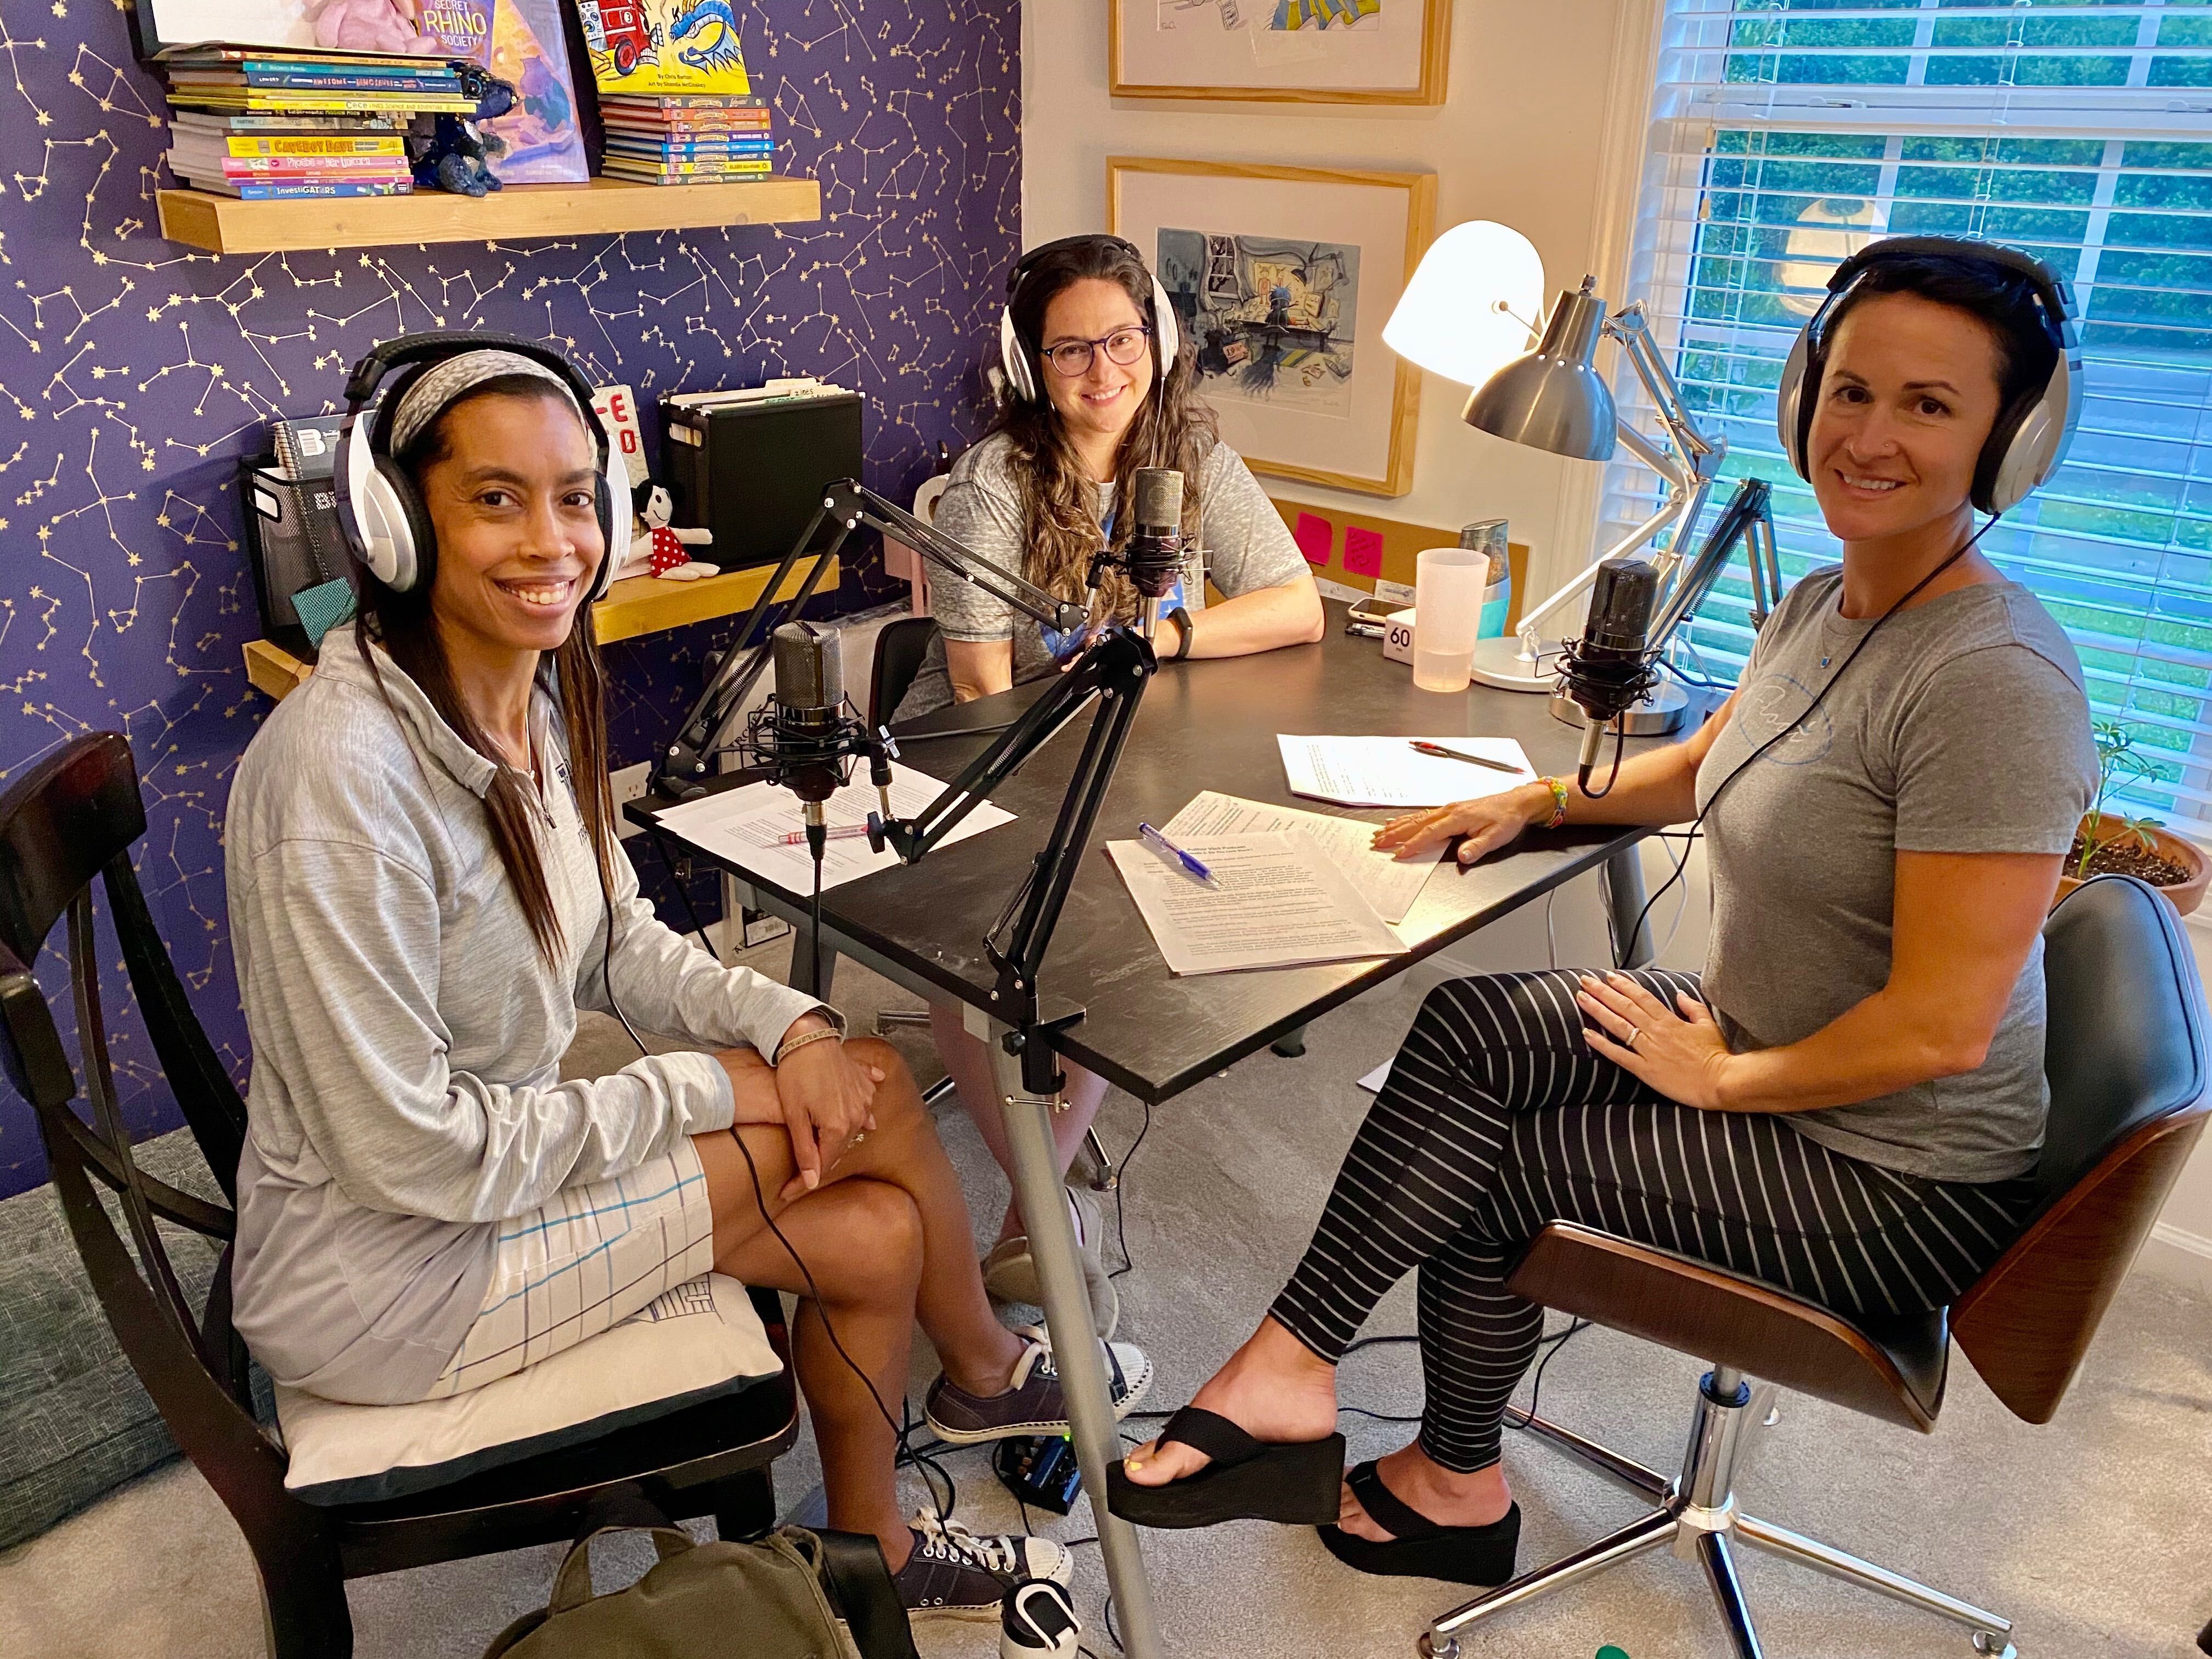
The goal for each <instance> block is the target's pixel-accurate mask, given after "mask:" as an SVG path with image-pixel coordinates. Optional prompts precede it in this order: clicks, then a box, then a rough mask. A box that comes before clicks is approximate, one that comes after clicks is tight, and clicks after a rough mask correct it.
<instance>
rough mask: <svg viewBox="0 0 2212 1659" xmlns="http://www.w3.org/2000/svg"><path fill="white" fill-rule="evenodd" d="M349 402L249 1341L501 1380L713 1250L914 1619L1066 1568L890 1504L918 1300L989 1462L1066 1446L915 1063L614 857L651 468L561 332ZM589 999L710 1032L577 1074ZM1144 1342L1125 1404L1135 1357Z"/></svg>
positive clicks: (453, 1383)
mask: <svg viewBox="0 0 2212 1659" xmlns="http://www.w3.org/2000/svg"><path fill="white" fill-rule="evenodd" d="M386 380H390V385H389V386H388V387H386V389H385V392H384V396H383V398H382V400H381V401H380V402H379V403H377V404H375V405H374V408H373V409H371V408H369V407H368V403H369V399H370V398H371V396H372V395H373V394H374V392H376V391H377V390H378V389H379V387H380V385H382V383H384V382H385V381H386ZM348 396H349V401H350V404H351V409H352V411H353V419H352V420H351V422H349V425H348V427H347V428H346V431H345V434H344V436H343V440H342V441H341V446H340V453H339V456H338V480H337V482H338V489H339V494H340V499H341V515H342V518H343V523H344V526H345V528H346V532H347V535H348V538H349V541H350V542H351V544H352V545H353V547H354V550H355V551H356V555H357V556H359V557H360V559H361V561H362V564H363V566H364V567H365V569H364V574H362V578H361V581H360V590H361V592H360V607H359V608H360V615H359V619H358V621H357V623H356V627H355V628H354V629H353V630H351V632H350V633H349V634H348V633H343V632H334V633H332V634H331V635H329V636H328V637H327V638H326V639H325V641H324V643H323V649H322V653H321V659H320V661H319V663H318V665H317V666H316V670H315V672H314V675H313V678H310V679H309V680H308V681H307V684H305V685H304V686H302V687H301V689H300V690H298V691H296V692H295V693H294V694H293V695H292V696H290V697H289V698H287V699H286V700H285V702H283V705H282V706H281V707H280V708H278V709H277V710H276V713H275V714H272V715H271V716H270V719H269V720H268V722H267V724H265V725H264V726H263V727H262V729H261V731H260V732H259V733H258V734H257V735H256V737H255V738H254V739H253V741H252V744H249V745H248V747H247V749H246V755H245V757H244V759H243V760H242V761H241V762H240V766H239V770H238V777H237V781H236V782H235V784H234V786H233V788H232V791H231V797H230V803H229V808H228V818H227V823H226V839H227V843H228V854H229V856H228V886H229V899H230V914H231V921H232V927H233V930H234V933H233V939H234V947H235V949H236V951H237V957H238V965H239V978H240V985H241V987H242V990H243V993H244V1000H245V1007H246V1024H247V1027H248V1029H249V1030H250V1031H251V1033H252V1040H253V1062H254V1063H253V1076H252V1088H251V1091H250V1092H249V1096H248V1100H247V1116H248V1126H247V1136H246V1150H245V1152H244V1155H243V1157H242V1158H241V1159H240V1167H239V1174H238V1194H239V1205H238V1211H239V1225H238V1242H237V1257H236V1262H235V1266H234V1291H235V1297H236V1323H237V1328H238V1329H239V1332H240V1334H241V1335H243V1336H244V1337H245V1338H246V1342H247V1344H248V1345H249V1346H250V1347H251V1348H252V1351H253V1353H254V1355H255V1357H256V1358H258V1360H259V1361H260V1362H261V1364H263V1365H264V1367H265V1368H266V1369H267V1370H268V1371H269V1372H270V1375H271V1376H274V1377H276V1379H277V1380H278V1381H280V1382H283V1383H287V1384H289V1385H290V1386H292V1387H295V1388H298V1389H306V1390H307V1391H310V1392H312V1393H314V1394H319V1395H325V1396H327V1397H329V1398H331V1399H336V1400H344V1401H361V1402H366V1403H372V1404H383V1403H393V1402H402V1401H419V1400H424V1399H431V1398H436V1397H441V1396H446V1395H454V1394H458V1393H460V1392H462V1391H464V1390H467V1389H477V1388H481V1387H483V1385H484V1384H486V1383H490V1382H492V1381H494V1380H495V1379H496V1378H500V1377H502V1376H508V1375H510V1374H512V1373H513V1372H515V1371H517V1370H520V1369H521V1368H523V1367H524V1366H526V1365H528V1364H534V1363H536V1362H537V1361H538V1360H540V1359H543V1358H546V1357H547V1356H548V1355H550V1354H553V1353H556V1352H560V1351H562V1349H564V1348H567V1347H568V1346H573V1345H574V1344H575V1343H576V1342H578V1341H580V1340H583V1339H584V1338H586V1337H588V1336H591V1335H592V1334H596V1333H598V1332H600V1331H604V1330H605V1329H607V1328H609V1327H611V1326H612V1325H614V1324H617V1323H619V1322H621V1321H623V1320H624V1319H627V1318H629V1317H630V1316H632V1315H634V1314H636V1313H637V1312H639V1311H640V1310H642V1309H643V1308H645V1307H646V1306H647V1304H650V1303H652V1302H653V1300H654V1299H655V1298H656V1297H659V1296H660V1295H661V1294H662V1293H663V1292H665V1291H668V1290H670V1289H671V1288H672V1287H674V1286H676V1285H680V1284H682V1283H684V1282H685V1281H687V1280H690V1279H696V1278H697V1277H698V1276H699V1275H701V1274H702V1273H707V1272H708V1271H709V1270H710V1269H712V1270H714V1271H717V1272H720V1273H726V1274H729V1275H731V1276H732V1277H734V1278H737V1279H742V1280H744V1281H745V1282H746V1283H748V1284H752V1285H768V1286H772V1287H774V1288H776V1289H779V1290H784V1291H791V1292H792V1293H793V1294H794V1295H795V1296H797V1297H799V1298H800V1300H799V1316H798V1318H797V1320H796V1321H795V1322H794V1332H795V1335H794V1341H793V1349H794V1360H795V1364H796V1369H797V1372H798V1377H799V1383H800V1385H801V1386H802V1387H803V1388H804V1389H805V1393H806V1396H807V1401H808V1404H809V1407H810V1409H811V1416H812V1419H813V1422H814V1427H815V1433H816V1437H817V1440H818V1442H819V1443H820V1448H821V1453H822V1466H823V1482H824V1485H825V1486H826V1487H827V1489H828V1498H829V1524H830V1525H832V1526H833V1527H836V1528H842V1529H846V1530H851V1531H856V1532H868V1533H872V1534H874V1535H875V1536H876V1538H877V1539H878V1541H880V1542H881V1544H882V1547H883V1551H884V1557H885V1559H886V1561H887V1562H888V1564H889V1565H890V1568H891V1569H892V1571H893V1573H894V1575H895V1577H896V1582H897V1583H898V1586H899V1589H900V1591H901V1594H902V1597H903V1598H904V1600H905V1601H906V1603H907V1605H908V1607H910V1608H912V1609H914V1610H915V1611H916V1612H917V1613H951V1614H956V1615H962V1616H970V1617H978V1616H995V1614H996V1613H997V1610H998V1607H999V1601H1000V1596H1001V1595H1003V1593H1004V1591H1005V1589H1006V1585H1007V1583H1011V1582H1012V1581H1014V1580H1016V1579H1019V1578H1022V1577H1040V1576H1041V1577H1054V1578H1056V1579H1058V1580H1060V1581H1061V1582H1063V1583H1064V1582H1066V1577H1067V1573H1068V1563H1067V1556H1066V1552H1065V1551H1064V1550H1062V1549H1060V1547H1058V1546H1056V1545H1054V1544H1051V1543H1049V1542H1047V1541H1042V1540H1037V1539H1030V1538H1018V1537H1017V1538H993V1539H978V1538H976V1537H975V1536H974V1535H972V1534H969V1533H968V1531H967V1530H966V1529H965V1528H962V1527H960V1526H958V1525H957V1523H947V1522H944V1521H942V1520H941V1519H939V1517H937V1516H927V1515H925V1516H917V1517H915V1520H914V1522H912V1523H909V1522H908V1521H907V1520H906V1518H905V1517H904V1516H902V1514H901V1513H900V1511H899V1509H898V1506H897V1501H896V1484H895V1477H894V1473H893V1462H892V1460H893V1453H894V1448H895V1444H896V1440H897V1437H898V1432H899V1430H898V1425H896V1424H895V1423H894V1422H893V1421H892V1420H891V1419H890V1412H889V1409H888V1408H887V1407H886V1404H885V1402H895V1401H902V1399H903V1397H904V1395H905V1392H906V1384H907V1375H908V1348H909V1346H910V1344H911V1340H912V1334H913V1327H914V1323H915V1319H916V1317H917V1316H919V1318H920V1321H921V1326H922V1328H923V1329H924V1330H925V1331H927V1333H928V1334H929V1337H930V1340H931V1341H932V1342H933V1344H934V1345H935V1347H936V1351H937V1353H938V1354H939V1358H940V1359H941V1361H942V1363H943V1365H944V1368H945V1374H944V1375H943V1376H940V1377H939V1379H938V1382H937V1383H936V1385H935V1386H934V1387H933V1389H931V1391H930V1394H929V1408H930V1414H931V1416H932V1417H933V1419H939V1420H941V1421H943V1422H944V1423H945V1424H946V1425H948V1428H949V1429H950V1430H951V1431H953V1432H954V1433H956V1434H957V1437H959V1438H960V1439H961V1441H962V1442H963V1443H966V1442H970V1441H981V1440H988V1439H994V1438H1000V1437H1007V1436H1011V1435H1014V1434H1036V1433H1052V1432H1055V1431H1059V1430H1060V1429H1062V1428H1064V1427H1065V1425H1064V1423H1063V1422H1061V1420H1060V1419H1063V1418H1064V1416H1065V1411H1064V1408H1063V1407H1062V1405H1061V1403H1060V1384H1059V1381H1058V1378H1057V1376H1056V1374H1055V1371H1054V1365H1053V1362H1052V1356H1051V1352H1050V1350H1049V1347H1048V1346H1047V1345H1046V1344H1045V1343H1044V1342H1042V1340H1029V1339H1025V1338H1024V1337H1023V1336H1022V1335H1019V1334H1016V1333H1014V1332H1012V1331H1009V1330H1007V1329H1006V1328H1005V1327H1004V1326H1002V1325H1000V1323H999V1322H998V1320H997V1319H996V1317H995V1316H994V1315H993V1313H992V1310H991V1307H990V1304H989V1302H988V1300H987V1298H986V1297H985V1295H984V1291H983V1285H982V1281H981V1276H980V1274H979V1273H978V1271H977V1268H976V1264H975V1255H974V1250H973V1244H972V1236H971V1233H970V1230H969V1218H968V1212H967V1210H966V1207H965V1206H964V1204H963V1200H962V1199H961V1195H960V1188H959V1183H958V1181H957V1177H956V1176H955V1175H954V1172H953V1170H952V1167H951V1164H950V1163H949V1162H948V1161H947V1159H946V1158H945V1152H944V1149H943V1148H942V1147H941V1146H939V1144H938V1141H937V1138H936V1135H935V1134H934V1133H933V1131H932V1129H931V1127H930V1123H929V1119H928V1116H927V1114H926V1113H925V1112H924V1111H923V1110H922V1109H921V1105H920V1102H919V1099H918V1097H917V1096H916V1093H915V1086H914V1082H913V1079H911V1078H910V1077H909V1076H908V1073H907V1072H906V1069H905V1068H904V1066H902V1065H901V1063H900V1062H899V1060H898V1059H897V1057H896V1054H894V1053H893V1052H892V1051H891V1050H890V1048H887V1047H885V1046H884V1045H883V1044H882V1043H879V1042H864V1041H854V1042H846V1041H845V1040H843V1036H842V1031H843V1026H842V1021H841V1020H840V1019H839V1018H838V1016H837V1015H836V1012H835V1011H833V1010H831V1009H829V1008H828V1007H826V1006H823V1005H822V1004H820V1003H818V1002H817V1001H816V1000H814V999H813V998H811V997H809V996H806V995H804V994H800V993H798V992H795V991H792V990H790V989H787V987H783V986H781V985H778V984H776V983H775V982H774V981H770V980H768V979H765V978H763V977H762V976H761V975H757V974H756V973H753V972H752V971H751V970H750V969H744V968H724V967H722V966H721V965H720V964H719V963H716V962H715V961H714V958H713V957H710V956H709V955H708V953H707V952H706V951H703V950H702V949H700V948H699V947H698V946H696V945H694V944H692V943H691V942H690V940H688V939H685V938H684V937H683V936H681V935H678V934H677V933H673V932H671V930H670V929H669V928H667V927H664V926H663V925H662V924H661V923H660V922H659V921H658V920H657V919H656V918H655V917H654V915H653V908H652V906H651V905H650V904H649V903H648V902H646V901H645V900H644V899H643V898H642V897H641V896H640V895H639V892H638V886H637V878H636V876H635V873H634V872H633V871H632V870H631V868H630V865H629V860H628V858H627V857H626V856H624V854H623V851H622V848H621V846H620V843H619V842H617V839H616V826H615V819H614V811H613V803H612V801H611V798H610V792H609V786H608V781H607V768H606V755H607V745H606V720H605V708H604V704H603V686H604V680H603V676H602V673H601V669H600V665H599V651H598V647H597V645H596V643H595V641H594V638H593V635H592V613H591V602H592V600H593V599H596V598H597V597H598V596H599V594H600V593H601V592H603V591H604V590H605V586H606V583H607V580H608V573H609V572H610V571H611V569H612V568H613V567H614V565H615V563H616V558H615V556H613V555H612V554H611V551H610V546H611V542H612V539H613V538H614V535H615V532H616V530H617V526H618V523H619V518H618V515H619V514H622V513H625V512H626V509H627V503H628V501H629V487H628V483H627V481H626V480H625V479H624V478H623V469H622V464H621V461H620V459H619V455H618V453H616V452H613V451H611V448H610V447H609V445H608V443H607V441H606V439H605V434H604V433H603V432H602V431H601V430H600V428H599V425H598V423H597V422H596V421H594V420H593V419H592V416H590V414H589V413H588V411H589V410H590V408H591V398H592V387H591V385H590V383H589V382H588V381H587V380H584V379H583V378H582V376H581V375H580V374H579V373H578V372H577V371H576V369H575V368H574V367H573V366H572V365H570V364H569V363H568V362H567V361H566V360H565V359H563V358H562V357H561V356H558V355H557V354H556V353H554V352H552V351H550V350H548V349H546V348H544V346H541V345H538V344H537V343H532V342H530V341H525V340H519V339H509V338H504V337H489V338H488V337H485V336H483V335H473V334H472V335H459V336H456V335H422V336H411V337H408V338H406V339H404V340H400V341H398V342H395V343H392V344H389V345H386V346H381V347H379V348H378V349H377V350H376V351H374V352H373V353H372V354H371V355H370V356H368V357H367V358H365V359H363V361H362V363H361V364H360V365H359V366H358V367H357V368H356V370H355V371H354V375H353V379H352V380H351V381H350V383H349V386H348ZM580 1007H588V1008H593V1009H598V1010H600V1011H603V1012H612V1013H614V1014H617V1016H619V1017H620V1018H622V1019H623V1024H625V1025H626V1026H627V1025H628V1024H629V1022H630V1020H631V1019H632V1018H635V1020H636V1021H637V1023H638V1024H641V1025H643V1026H645V1027H647V1028H648V1029H650V1030H655V1031H660V1032H665V1033H668V1034H670V1035H671V1036H675V1037H677V1038H678V1040H680V1041H681V1042H684V1043H685V1044H688V1045H690V1051H688V1052H676V1053H665V1054H649V1053H647V1052H645V1048H644V1045H643V1043H642V1042H641V1043H640V1044H639V1050H640V1058H638V1059H637V1060H635V1061H633V1062H631V1063H630V1064H629V1065H628V1066H623V1068H622V1069H621V1070H620V1071H619V1072H617V1073H614V1074H613V1075H611V1076H607V1077H599V1078H570V1079H565V1080H564V1079H562V1077H561V1075H560V1069H559V1068H560V1065H561V1060H562V1054H563V1053H564V1052H565V1051H566V1050H567V1048H568V1044H569V1041H570V1039H571V1038H572V1037H573V1036H574V1033H575V1029H576V1011H577V1009H578V1008H580ZM632 1035H633V1036H635V1031H634V1030H633V1032H632ZM1115 1359H1116V1362H1117V1364H1116V1367H1115V1369H1116V1370H1117V1373H1118V1374H1119V1375H1121V1376H1122V1377H1123V1378H1124V1379H1125V1383H1124V1392H1125V1394H1126V1395H1127V1396H1128V1398H1127V1404H1133V1403H1134V1396H1135V1395H1137V1394H1139V1393H1141V1391H1142V1389H1143V1386H1144V1384H1145V1382H1146V1373H1145V1370H1144V1361H1143V1357H1142V1356H1141V1355H1139V1354H1138V1353H1137V1352H1135V1350H1133V1349H1127V1348H1122V1349H1120V1350H1118V1351H1117V1352H1116V1354H1115ZM1124 1408H1125V1409H1126V1405H1125V1407H1124Z"/></svg>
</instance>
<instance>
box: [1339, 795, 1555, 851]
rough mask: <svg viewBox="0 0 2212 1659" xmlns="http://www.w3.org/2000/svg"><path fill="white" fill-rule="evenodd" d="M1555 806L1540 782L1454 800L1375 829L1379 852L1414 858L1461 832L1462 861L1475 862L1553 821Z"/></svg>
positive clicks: (1460, 848)
mask: <svg viewBox="0 0 2212 1659" xmlns="http://www.w3.org/2000/svg"><path fill="white" fill-rule="evenodd" d="M1552 804H1553V803H1552V792H1551V790H1550V789H1549V788H1548V787H1546V786H1545V785H1543V784H1541V783H1531V784H1525V785H1523V786H1522V787H1520V788H1518V789H1509V790H1507V791H1506V792H1505V793H1504V794H1502V795H1485V796H1483V797H1481V798H1480V799H1477V800H1455V801H1451V802H1449V803H1448V804H1446V805H1443V806H1431V807H1430V808H1428V809H1427V810H1426V811H1420V812H1407V813H1406V814H1405V815H1404V816H1403V817H1395V818H1392V819H1391V820H1390V821H1389V823H1386V824H1384V825H1383V827H1382V828H1381V829H1377V830H1376V832H1375V846H1376V850H1378V851H1381V852H1392V851H1395V852H1396V853H1397V854H1398V855H1399V856H1400V857H1401V858H1411V857H1413V855H1414V854H1418V853H1421V852H1423V851H1425V849H1427V848H1432V847H1434V846H1435V845H1436V844H1437V842H1443V841H1449V840H1451V839H1452V837H1453V836H1459V837H1461V840H1460V844H1459V852H1458V854H1457V857H1458V859H1459V861H1460V863H1461V864H1462V865H1468V864H1473V863H1474V861H1475V860H1477V859H1480V858H1483V857H1485V856H1486V855H1487V854H1492V853H1494V852H1496V851H1497V850H1498V848H1501V847H1504V846H1505V845H1507V844H1508V843H1509V842H1512V841H1514V840H1515V839H1516V838H1517V837H1518V836H1520V834H1521V832H1522V830H1523V829H1528V828H1529V827H1530V826H1532V825H1534V824H1539V823H1548V822H1549V821H1550V819H1551V817H1552Z"/></svg>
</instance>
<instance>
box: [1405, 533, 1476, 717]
mask: <svg viewBox="0 0 2212 1659" xmlns="http://www.w3.org/2000/svg"><path fill="white" fill-rule="evenodd" d="M1489 584H1490V560H1489V558H1488V557H1487V556H1486V555H1484V554H1480V553H1477V552H1475V551H1474V550H1471V549H1469V548H1464V547H1431V548H1426V549H1424V550H1422V552H1421V553H1420V555H1419V556H1418V557H1417V558H1416V559H1415V560H1414V562H1413V684H1415V685H1416V686H1418V687H1419V688H1420V690H1424V691H1464V690H1467V687H1468V665H1469V664H1470V662H1471V661H1472V660H1473V659H1474V641H1475V637H1476V635H1478V634H1479V633H1480V630H1481V627H1482V590H1483V589H1484V588H1485V587H1486V586H1489Z"/></svg>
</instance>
